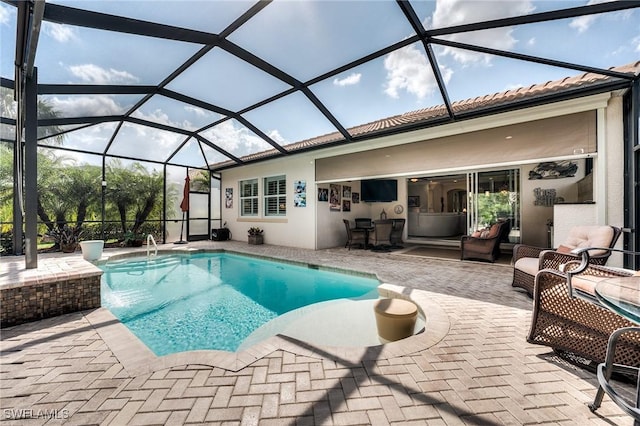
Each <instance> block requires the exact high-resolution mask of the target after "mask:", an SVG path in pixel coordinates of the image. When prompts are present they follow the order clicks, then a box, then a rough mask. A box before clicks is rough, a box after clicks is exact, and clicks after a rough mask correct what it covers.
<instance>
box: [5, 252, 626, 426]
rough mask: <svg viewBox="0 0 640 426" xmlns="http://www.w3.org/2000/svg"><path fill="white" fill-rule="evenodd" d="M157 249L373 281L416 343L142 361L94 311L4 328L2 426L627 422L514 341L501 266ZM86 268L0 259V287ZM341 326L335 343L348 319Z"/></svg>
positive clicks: (518, 301) (588, 385) (278, 347)
mask: <svg viewBox="0 0 640 426" xmlns="http://www.w3.org/2000/svg"><path fill="white" fill-rule="evenodd" d="M161 248H162V247H161ZM164 248H166V249H173V248H179V249H185V248H187V249H189V248H194V249H200V248H205V249H227V250H232V251H236V252H242V253H251V254H256V255H263V256H268V257H273V258H277V259H286V260H293V261H297V262H303V263H311V264H314V265H322V266H326V267H335V268H338V269H350V270H356V271H360V272H367V273H371V272H373V273H376V274H377V276H378V278H379V279H380V280H381V281H382V282H383V283H385V285H384V286H385V287H384V288H386V289H387V291H389V292H391V293H394V292H395V293H398V295H400V296H401V297H406V298H411V299H413V300H414V301H416V302H417V303H418V304H419V306H421V307H422V309H423V310H424V311H425V312H424V313H425V316H426V321H427V322H426V325H425V328H426V330H425V332H424V333H421V334H418V335H415V336H412V337H410V338H408V339H405V340H402V341H399V342H393V343H390V344H386V345H378V346H369V347H366V348H350V347H337V346H323V345H318V344H313V343H305V342H302V341H299V340H296V339H293V338H287V337H284V336H277V337H272V338H269V339H267V340H266V341H263V342H261V343H258V344H256V345H254V346H252V347H251V348H249V349H247V350H246V351H243V352H241V353H238V354H230V353H226V352H218V351H198V352H188V353H182V354H176V355H169V356H166V357H155V355H153V354H152V353H151V352H150V351H149V350H148V349H146V347H144V345H142V343H140V342H139V341H138V340H137V339H136V338H135V337H133V336H132V335H131V334H130V333H128V332H127V331H126V329H124V328H123V326H122V324H120V323H119V322H118V321H117V320H115V319H114V318H113V316H112V315H111V314H110V313H109V312H108V311H107V310H105V309H102V308H101V309H97V310H93V311H85V312H82V313H72V314H67V315H62V316H59V317H55V318H50V319H45V320H41V321H36V322H32V323H28V324H23V325H19V326H15V327H11V328H5V329H2V337H1V341H0V349H1V351H2V352H1V357H0V379H1V382H0V387H1V395H0V408H2V410H1V411H0V416H2V417H1V419H2V420H3V421H4V423H3V424H13V423H15V424H45V423H67V424H110V425H125V424H171V425H178V424H203V423H206V424H243V425H252V424H261V425H262V424H264V425H269V424H273V425H282V424H335V425H347V424H380V425H385V424H402V425H411V424H438V425H444V424H446V425H456V424H460V425H462V424H474V425H479V424H482V425H501V424H515V425H519V424H572V425H573V424H576V425H605V424H607V425H611V424H615V425H631V424H632V423H633V422H632V419H631V418H630V417H628V416H627V415H625V414H624V413H623V412H622V411H621V410H620V409H619V408H618V407H617V406H616V405H615V404H614V403H613V402H611V400H610V399H609V398H607V397H605V400H604V402H603V405H602V407H601V408H600V409H598V411H597V412H596V413H592V412H591V411H590V410H589V408H588V407H587V404H588V403H590V402H591V401H592V400H593V397H594V395H595V391H596V386H597V380H596V377H595V375H594V374H592V373H589V372H587V371H584V370H581V369H579V368H576V367H574V366H572V365H570V364H568V363H566V362H564V361H563V360H561V359H559V358H558V357H556V356H555V355H554V353H553V352H552V351H551V350H550V349H549V348H546V347H542V346H536V345H531V344H528V343H527V342H526V340H525V338H526V335H527V332H528V330H529V322H530V317H531V305H532V301H531V299H530V298H529V297H528V296H527V295H526V294H525V293H523V292H521V291H519V290H516V289H513V288H512V287H511V278H512V269H511V268H510V267H509V266H505V265H492V264H486V263H480V262H467V261H466V262H460V261H457V260H438V259H432V258H425V257H419V256H410V255H403V254H402V251H399V252H391V253H374V252H371V251H363V250H351V251H347V250H346V249H343V248H334V249H329V250H319V251H313V250H301V249H297V248H288V247H280V246H271V245H267V244H265V245H259V246H253V245H248V244H246V243H243V242H236V241H225V242H213V241H203V242H197V243H189V244H188V245H186V246H184V245H183V246H174V245H171V244H168V245H166V246H165V247H164ZM140 251H141V252H143V253H145V252H146V250H145V249H141V250H140ZM120 252H122V250H108V251H106V255H112V254H116V253H120ZM85 267H86V268H89V269H91V268H92V267H91V265H86V263H85V262H84V261H83V260H82V259H81V255H80V253H76V254H75V255H72V256H69V255H63V254H50V255H42V256H40V257H39V268H38V269H37V270H30V271H25V270H24V258H21V257H4V258H1V259H0V286H3V285H14V284H15V283H16V282H18V281H20V280H23V281H24V282H28V281H29V280H37V279H40V278H42V277H46V276H48V275H50V274H63V275H64V274H72V273H73V274H77V273H82V270H83V268H85ZM344 314H345V320H344V327H345V328H348V327H349V325H348V324H349V316H350V315H352V314H354V313H353V312H350V311H347V312H345V313H344ZM17 417H22V418H23V420H16V418H17ZM26 418H29V420H28V423H25V420H24V419H26Z"/></svg>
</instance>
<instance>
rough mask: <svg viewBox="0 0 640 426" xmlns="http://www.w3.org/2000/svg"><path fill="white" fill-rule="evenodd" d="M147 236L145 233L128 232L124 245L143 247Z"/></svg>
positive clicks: (125, 234) (125, 235)
mask: <svg viewBox="0 0 640 426" xmlns="http://www.w3.org/2000/svg"><path fill="white" fill-rule="evenodd" d="M146 237H147V235H146V234H145V233H143V232H132V231H127V232H125V233H124V245H125V246H127V247H142V243H144V239H145V238H146Z"/></svg>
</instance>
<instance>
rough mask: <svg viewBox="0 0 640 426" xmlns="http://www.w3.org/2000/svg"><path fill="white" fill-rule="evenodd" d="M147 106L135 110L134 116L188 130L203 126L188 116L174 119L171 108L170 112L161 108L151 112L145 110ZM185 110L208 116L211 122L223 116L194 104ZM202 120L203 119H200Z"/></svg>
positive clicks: (173, 112)
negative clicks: (190, 119) (193, 121)
mask: <svg viewBox="0 0 640 426" xmlns="http://www.w3.org/2000/svg"><path fill="white" fill-rule="evenodd" d="M144 109H145V108H144V107H142V108H139V109H137V110H135V111H134V112H133V114H132V116H133V117H135V118H139V119H141V120H147V121H151V122H153V123H159V124H164V125H167V126H172V127H176V128H178V129H187V130H196V129H198V128H199V127H202V126H201V125H196V124H194V123H192V122H191V121H189V119H188V118H185V119H183V120H182V121H180V120H178V121H176V120H175V119H174V120H172V119H171V117H170V115H169V114H173V115H174V116H175V111H173V110H171V111H169V113H167V112H165V111H164V110H162V109H161V108H156V109H154V110H152V111H150V112H144V111H143V110H144ZM184 110H185V111H187V112H190V113H193V114H195V115H198V116H200V117H207V118H208V119H209V121H210V122H212V121H216V120H217V119H218V118H220V117H221V116H220V115H219V114H216V113H213V112H210V111H205V110H203V109H202V108H197V107H193V106H185V107H184ZM199 121H201V120H199Z"/></svg>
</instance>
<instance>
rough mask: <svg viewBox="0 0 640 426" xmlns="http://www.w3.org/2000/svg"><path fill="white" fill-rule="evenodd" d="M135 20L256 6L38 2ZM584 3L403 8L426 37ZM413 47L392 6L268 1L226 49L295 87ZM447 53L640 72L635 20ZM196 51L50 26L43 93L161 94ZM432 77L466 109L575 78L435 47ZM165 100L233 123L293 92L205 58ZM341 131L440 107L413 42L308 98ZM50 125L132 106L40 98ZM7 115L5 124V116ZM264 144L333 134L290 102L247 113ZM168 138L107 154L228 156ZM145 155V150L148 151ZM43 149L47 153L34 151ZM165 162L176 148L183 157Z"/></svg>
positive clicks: (569, 26) (9, 11)
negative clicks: (97, 87)
mask: <svg viewBox="0 0 640 426" xmlns="http://www.w3.org/2000/svg"><path fill="white" fill-rule="evenodd" d="M47 3H56V4H60V5H65V6H71V7H78V8H84V9H89V10H92V11H98V12H102V13H109V14H114V15H120V16H127V17H132V18H135V19H141V20H147V21H152V22H158V23H163V24H167V25H174V26H181V27H188V28H192V29H195V30H199V31H205V32H210V33H220V32H221V31H223V30H224V29H225V28H226V27H227V26H228V25H229V24H230V23H231V22H233V21H234V20H235V19H236V18H238V17H239V16H240V15H241V14H242V13H243V12H244V11H246V10H247V9H248V8H250V7H251V6H252V5H253V4H254V2H246V1H242V0H235V1H190V0H184V1H162V0H160V1H151V0H130V1H106V0H104V1H101V0H93V1H87V0H84V1H67V0H56V1H47ZM591 3H594V2H593V1H592V2H585V1H578V0H572V1H551V0H544V1H529V0H500V1H469V0H467V1H462V0H433V1H410V4H411V5H412V6H413V7H414V9H415V11H416V13H417V15H418V17H419V18H420V20H421V22H422V24H423V25H424V27H425V28H427V29H432V28H442V27H447V26H451V25H458V24H464V23H470V22H478V21H483V20H489V19H498V18H504V17H509V16H516V15H521V14H530V13H538V12H544V11H549V10H552V9H560V8H568V7H575V6H581V5H586V4H591ZM15 20H16V11H15V8H14V7H12V6H11V5H8V4H5V3H0V37H1V38H0V44H1V46H0V48H1V49H0V53H1V55H2V60H1V61H0V73H1V75H2V77H4V78H9V79H13V72H14V70H13V62H14V61H13V58H14V52H15V50H14V49H15V48H14V43H15V25H16V24H15ZM412 35H414V33H413V30H412V28H411V26H410V25H409V24H408V22H407V20H406V19H405V17H404V15H403V13H402V11H401V10H400V8H399V7H398V5H397V4H396V2H395V1H390V0H368V1H365V0H361V1H356V0H352V1H342V0H333V1H293V0H275V1H274V2H273V3H271V4H269V5H268V6H267V7H265V8H264V9H263V10H262V11H261V12H260V13H258V14H257V15H256V16H255V17H253V18H252V19H251V20H249V21H248V22H247V23H245V24H244V25H243V26H241V27H240V28H239V29H237V30H236V31H234V32H233V33H232V34H231V35H230V36H229V37H228V39H229V40H230V41H231V42H233V43H235V44H237V45H238V46H240V47H242V48H243V49H245V50H247V51H249V52H250V53H252V54H254V55H256V56H257V57H259V58H260V59H263V60H265V61H267V62H269V63H271V64H272V65H274V66H275V67H277V68H278V69H280V70H282V71H284V72H285V73H287V74H288V75H290V76H291V77H293V78H295V79H296V80H298V81H301V82H309V81H311V80H313V79H315V78H317V77H319V76H322V75H323V74H324V73H327V72H329V71H331V70H333V69H336V68H338V67H340V66H343V65H345V64H349V63H350V62H352V61H354V60H356V59H358V58H360V57H362V56H365V55H368V54H371V53H373V52H376V51H377V50H379V49H382V48H384V47H387V46H389V45H391V44H393V43H396V42H399V41H402V40H405V39H407V38H408V37H410V36H412ZM443 38H449V39H451V40H454V41H458V42H463V43H468V44H476V45H480V46H486V47H491V48H494V49H500V50H505V51H510V52H517V53H521V54H527V55H534V56H541V57H545V58H550V59H555V60H561V61H565V62H570V63H577V64H583V65H588V66H593V67H600V68H609V67H612V66H620V65H626V64H629V63H632V62H635V61H638V60H640V9H633V10H630V11H622V12H613V13H608V14H603V15H599V16H594V17H582V18H576V19H567V20H558V21H554V22H548V23H544V24H529V25H523V26H518V27H508V28H500V29H494V30H486V31H478V32H475V33H466V34H456V35H452V36H448V37H444V36H443ZM201 47H202V46H201V45H198V44H193V43H185V42H178V41H171V40H157V39H152V38H150V37H141V36H136V35H130V34H119V33H114V32H108V31H103V30H95V29H89V28H81V27H74V26H69V25H59V24H55V23H50V22H45V23H44V24H43V26H42V30H41V33H40V39H39V44H38V53H37V56H36V66H37V67H38V78H39V82H40V83H62V84H124V85H146V84H151V85H155V84H158V83H159V82H160V81H163V80H164V79H165V78H166V77H167V76H169V75H170V74H171V73H172V72H173V71H174V70H175V69H176V68H178V67H179V66H180V65H181V64H182V63H184V62H185V61H186V60H187V59H188V58H189V57H191V56H192V55H193V54H195V53H196V52H198V50H200V48H201ZM433 50H434V54H435V57H436V59H437V62H438V66H439V70H440V73H441V75H442V77H443V78H444V80H445V84H446V86H447V90H448V96H449V98H450V99H451V100H452V101H460V100H465V99H470V98H473V97H476V96H483V95H487V94H492V93H496V92H501V91H504V90H509V89H514V88H518V87H526V86H529V85H532V84H536V83H544V82H546V81H550V80H556V79H560V78H563V77H566V76H573V75H577V74H580V72H578V71H575V70H570V69H562V68H554V67H549V66H542V65H537V64H532V63H527V62H522V61H517V60H513V59H508V58H502V57H497V56H489V55H484V54H479V53H474V52H472V51H469V50H460V49H452V48H448V47H443V46H437V45H434V47H433ZM166 87H167V88H168V89H170V90H173V91H175V92H178V93H181V94H184V95H187V96H190V97H194V98H197V99H201V100H203V101H205V102H208V103H211V104H214V105H216V106H218V107H221V108H224V109H227V110H231V111H234V112H238V111H242V110H243V109H245V108H248V107H250V106H252V105H254V104H255V103H257V102H259V101H261V100H263V99H265V98H269V97H271V96H274V95H276V94H278V93H281V92H283V91H285V90H287V89H289V88H291V86H290V85H288V84H287V83H284V82H283V81H281V80H278V79H276V78H274V77H272V76H271V75H269V74H266V73H264V72H262V71H261V70H259V69H257V68H255V67H254V66H252V65H250V64H248V63H246V62H244V61H242V60H239V59H238V58H237V57H235V56H233V55H231V54H230V53H228V52H226V51H224V50H222V49H220V48H214V49H212V50H211V51H209V52H208V53H207V54H206V55H204V56H203V57H202V58H201V59H200V60H199V61H197V62H196V63H195V64H194V65H192V66H191V67H189V68H188V69H186V70H185V71H184V72H183V73H182V74H181V75H179V76H178V77H177V78H175V79H174V80H172V81H170V82H169V83H168V84H167V86H166ZM310 89H311V91H312V92H313V94H314V96H316V97H317V98H318V99H319V100H320V101H321V102H322V103H323V104H324V105H325V106H326V107H327V109H328V110H329V111H330V112H331V113H332V114H333V116H334V117H335V118H336V119H337V120H338V121H339V122H340V123H341V125H342V126H343V127H344V128H347V129H348V128H350V127H353V126H356V125H359V124H364V123H368V122H371V121H375V120H379V119H382V118H385V117H389V116H393V115H396V114H402V113H404V112H409V111H414V110H418V109H421V108H428V107H431V106H435V105H440V104H442V103H443V100H442V97H441V95H440V92H439V90H438V88H437V85H436V83H435V79H434V77H433V74H432V71H431V68H430V66H429V63H428V59H427V56H426V54H425V50H424V48H423V46H422V44H410V45H408V46H406V47H404V48H402V49H400V50H396V51H394V52H391V53H389V54H387V55H384V56H382V57H379V58H377V59H374V60H372V61H370V62H367V63H364V64H362V65H360V66H358V67H356V68H353V69H350V70H347V71H345V72H342V73H340V74H337V75H333V76H330V77H328V78H325V79H323V80H321V81H318V82H317V83H315V84H313V85H312V86H310ZM40 99H41V100H43V101H44V102H46V103H47V104H48V105H50V106H51V107H52V108H53V109H54V110H55V111H56V112H57V113H58V114H59V116H63V117H82V116H100V115H118V114H123V113H126V112H127V111H129V110H130V109H131V108H132V106H133V105H135V104H136V103H137V102H138V101H139V100H140V99H141V96H130V95H117V96H106V95H92V96H79V95H76V96H65V95H47V96H41V97H40ZM2 113H3V114H4V115H7V114H9V113H10V112H7V111H3V112H2ZM132 116H133V117H135V118H139V119H142V120H148V121H151V122H155V123H161V124H166V125H170V126H173V127H176V128H180V129H186V130H189V131H196V130H198V129H202V128H203V127H204V126H207V125H209V124H210V123H213V122H215V121H217V120H219V119H221V118H224V116H223V115H220V114H218V113H216V112H212V111H207V110H204V109H201V108H197V107H194V106H193V105H189V104H186V103H182V102H179V101H176V100H173V99H170V98H167V97H162V96H159V95H156V96H153V97H152V98H151V99H150V100H149V102H147V103H145V104H143V105H142V107H140V108H139V109H137V110H135V111H133V112H132ZM242 117H243V118H244V119H246V120H248V121H249V122H250V123H251V124H253V125H254V126H255V127H256V128H258V129H259V131H260V132H261V133H264V134H266V135H268V136H269V137H270V138H271V139H272V140H273V141H275V142H277V143H279V144H283V145H286V144H290V143H294V142H298V141H301V140H305V139H308V138H312V137H315V136H319V135H323V134H328V133H332V132H335V131H336V129H335V127H334V126H333V125H332V124H331V122H330V121H329V120H327V118H326V117H324V116H323V115H322V114H321V113H320V111H319V110H318V109H317V108H315V106H314V105H313V104H312V103H311V102H310V101H309V100H308V99H307V98H306V97H305V96H304V95H303V94H302V93H300V92H294V93H293V94H291V95H289V96H286V97H284V98H282V99H280V100H278V101H276V102H271V103H269V104H267V105H264V106H262V107H259V108H257V109H254V110H251V111H248V112H245V113H243V114H242ZM114 129H115V125H114V124H111V123H107V124H103V125H98V126H91V127H90V128H87V129H84V130H82V131H78V132H71V133H68V134H67V135H66V136H65V141H64V145H65V146H67V147H72V148H79V149H83V150H86V151H91V152H102V151H103V150H104V149H105V148H106V147H107V144H108V142H109V139H110V137H111V136H112V135H113V132H114ZM199 134H200V135H201V136H202V137H204V138H206V139H207V140H209V141H211V142H213V143H215V144H216V145H218V146H220V147H222V148H223V149H224V150H225V151H227V152H228V153H230V154H232V155H234V156H243V155H246V154H248V153H256V152H260V151H264V150H266V149H270V148H271V145H269V144H268V143H267V142H265V141H264V140H263V139H262V138H261V137H260V135H259V134H256V133H255V132H253V131H252V130H251V129H250V128H248V127H245V126H244V125H242V123H240V122H239V121H237V120H235V119H230V120H226V121H224V122H223V123H221V124H220V125H218V126H215V127H211V128H208V129H206V130H202V131H200V132H199ZM186 139H187V138H186V137H185V136H184V135H180V134H176V133H173V132H168V131H163V130H158V129H154V128H152V127H148V126H142V125H137V124H132V123H126V124H125V125H123V126H122V129H121V131H120V132H118V134H117V136H116V138H115V140H114V142H113V144H112V145H111V146H110V149H109V153H112V154H116V155H122V156H125V157H134V158H138V157H141V156H142V158H149V159H151V160H154V161H164V160H166V159H167V158H169V157H171V162H172V163H175V164H184V165H197V166H204V165H205V164H208V163H215V162H219V161H224V160H226V159H227V158H228V157H226V156H225V155H223V154H221V153H219V152H217V151H215V150H213V149H212V148H209V147H206V146H203V148H202V149H200V147H199V146H198V144H197V143H196V141H195V140H193V139H191V140H189V141H188V142H187V143H186V144H184V145H183V146H182V144H183V143H184V142H185V140H186ZM147 142H152V143H153V145H152V146H153V147H154V148H153V149H151V150H150V149H149V144H148V143H147ZM42 143H45V144H46V143H47V142H46V141H42ZM181 146H182V148H181V149H180V151H179V152H177V153H176V154H175V155H173V154H174V152H175V150H176V149H178V148H180V147H181Z"/></svg>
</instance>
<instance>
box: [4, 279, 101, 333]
mask: <svg viewBox="0 0 640 426" xmlns="http://www.w3.org/2000/svg"><path fill="white" fill-rule="evenodd" d="M101 275H102V274H101V273H99V274H94V275H87V276H83V277H74V278H67V279H64V280H61V281H56V282H36V283H29V284H24V285H21V286H12V287H11V288H0V306H1V307H2V309H0V327H10V326H13V325H18V324H22V323H25V322H29V321H36V320H39V319H43V318H49V317H53V316H57V315H62V314H66V313H70V312H76V311H82V310H85V309H93V308H98V307H100V276H101Z"/></svg>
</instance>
